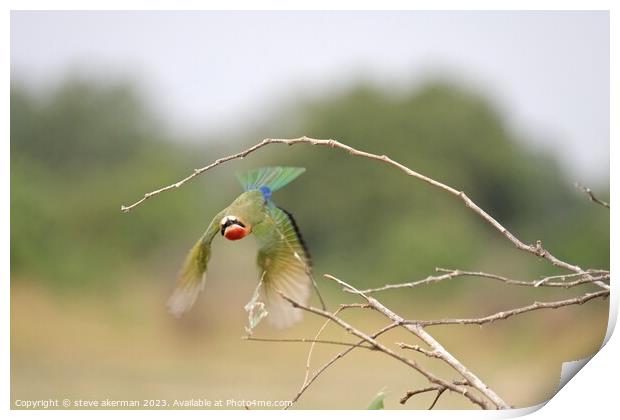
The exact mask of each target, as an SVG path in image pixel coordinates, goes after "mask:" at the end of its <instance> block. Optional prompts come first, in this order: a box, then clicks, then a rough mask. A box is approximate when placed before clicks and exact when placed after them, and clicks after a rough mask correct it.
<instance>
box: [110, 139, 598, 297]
mask: <svg viewBox="0 0 620 420" xmlns="http://www.w3.org/2000/svg"><path fill="white" fill-rule="evenodd" d="M270 144H285V145H288V146H293V145H296V144H310V145H314V146H326V147H330V148H336V149H341V150H344V151H345V152H347V153H349V154H350V155H353V156H359V157H363V158H367V159H372V160H377V161H380V162H383V163H386V164H388V165H390V166H394V167H395V168H397V169H399V170H400V171H402V172H404V173H405V174H407V175H409V176H412V177H414V178H417V179H419V180H421V181H423V182H425V183H427V184H429V185H431V186H433V187H435V188H438V189H440V190H443V191H445V192H447V193H449V194H451V195H453V196H455V197H457V198H458V199H460V200H461V201H462V202H463V203H464V204H465V206H466V207H467V208H469V209H471V210H472V211H473V212H474V213H476V214H477V215H478V216H480V217H481V218H482V219H483V220H485V221H486V222H487V223H488V224H490V225H491V226H492V227H493V228H494V229H495V230H497V231H499V232H500V233H501V234H502V235H503V236H505V237H506V238H507V239H508V240H509V241H510V242H512V244H513V245H514V246H515V247H517V248H518V249H520V250H522V251H525V252H529V253H530V254H533V255H536V256H537V257H540V258H544V259H546V260H547V261H549V262H550V263H551V264H553V265H554V266H556V267H560V268H564V269H566V270H568V271H573V272H576V273H584V272H585V271H584V270H582V269H581V267H579V266H577V265H573V264H569V263H567V262H565V261H562V260H560V259H558V258H556V257H555V256H553V255H552V254H551V253H550V252H549V251H547V250H546V249H544V248H543V246H542V242H541V241H536V243H535V244H530V245H527V244H525V243H523V242H521V241H520V240H519V239H518V238H517V237H516V236H515V235H513V234H512V233H511V232H510V231H509V230H508V229H506V228H505V227H504V226H502V225H501V223H499V222H498V221H497V220H495V219H494V218H493V217H491V216H490V215H489V214H488V213H487V212H485V211H484V210H482V209H481V208H480V207H478V205H477V204H476V203H474V202H473V201H472V200H471V199H470V198H469V197H468V196H467V194H465V193H464V192H463V191H459V190H457V189H455V188H452V187H450V186H448V185H446V184H443V183H441V182H439V181H436V180H434V179H432V178H430V177H428V176H426V175H423V174H421V173H418V172H416V171H414V170H412V169H410V168H408V167H407V166H405V165H403V164H402V163H399V162H397V161H395V160H393V159H391V158H389V157H388V156H386V155H376V154H373V153H368V152H365V151H362V150H357V149H355V148H353V147H351V146H348V145H346V144H344V143H340V142H339V141H336V140H332V139H329V140H321V139H313V138H310V137H306V136H303V137H299V138H296V139H264V140H263V141H261V142H260V143H257V144H255V145H254V146H252V147H250V148H248V149H246V150H244V151H242V152H239V153H236V154H233V155H230V156H226V157H223V158H220V159H217V160H216V161H214V162H213V163H211V164H209V165H207V166H204V167H202V168H199V169H194V172H193V173H191V174H190V175H188V176H186V177H185V178H183V179H182V180H180V181H178V182H176V183H174V184H171V185H168V186H165V187H162V188H160V189H158V190H155V191H151V192H149V193H146V194H144V196H143V197H142V198H141V199H140V200H138V201H136V202H135V203H133V204H131V205H129V206H124V205H123V206H121V211H123V212H129V211H131V210H132V209H134V208H135V207H137V206H138V205H140V204H142V203H143V202H144V201H146V200H148V199H149V198H151V197H154V196H155V195H158V194H161V193H163V192H165V191H168V190H172V189H175V188H179V187H181V186H182V185H184V184H185V183H186V182H188V181H191V180H192V179H194V178H195V177H197V176H198V175H200V174H202V173H204V172H206V171H208V170H210V169H212V168H215V167H216V166H218V165H221V164H222V163H225V162H229V161H231V160H235V159H242V158H244V157H245V156H247V155H249V154H250V153H252V152H255V151H256V150H258V149H260V148H263V147H265V146H267V145H270ZM597 284H598V283H597ZM601 284H602V285H600V286H601V287H603V288H606V289H609V286H607V285H606V284H604V283H601Z"/></svg>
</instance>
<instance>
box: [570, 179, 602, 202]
mask: <svg viewBox="0 0 620 420" xmlns="http://www.w3.org/2000/svg"><path fill="white" fill-rule="evenodd" d="M575 188H577V189H579V190H581V191H583V192H584V193H586V194H588V197H590V201H592V202H593V203H596V204H600V205H601V206H603V207H607V208H609V203H606V202H605V201H603V200H600V199H598V198H597V197H596V196H595V195H594V193H593V192H592V190H591V189H590V188H588V187H585V186H583V185H581V184H580V183H578V182H575Z"/></svg>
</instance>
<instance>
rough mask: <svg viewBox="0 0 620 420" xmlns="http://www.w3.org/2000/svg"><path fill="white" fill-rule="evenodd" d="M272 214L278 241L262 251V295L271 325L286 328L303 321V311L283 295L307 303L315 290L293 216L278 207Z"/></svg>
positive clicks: (271, 211) (270, 211) (260, 252)
mask: <svg viewBox="0 0 620 420" xmlns="http://www.w3.org/2000/svg"><path fill="white" fill-rule="evenodd" d="M268 212H269V216H270V219H271V221H272V223H274V226H275V235H274V236H273V238H275V239H274V240H272V241H270V243H267V244H265V245H264V246H263V247H262V248H261V249H260V250H259V252H258V265H259V267H260V268H261V270H262V274H261V281H262V295H263V300H264V302H265V304H266V306H267V311H268V313H269V314H268V316H267V318H268V319H269V321H270V323H271V324H273V325H274V326H276V327H278V328H285V327H288V326H290V325H292V324H294V323H295V322H297V321H299V320H301V318H302V310H301V309H298V308H294V307H293V305H291V303H290V302H288V301H286V300H285V299H283V298H282V296H281V295H280V293H279V292H282V293H283V294H284V295H286V296H287V297H289V298H291V299H293V300H295V301H296V302H299V303H302V304H306V303H307V302H308V299H309V298H310V294H311V287H312V278H311V261H310V255H309V253H308V251H307V249H306V246H305V244H304V241H303V239H302V237H301V234H300V233H299V229H298V228H297V224H296V223H295V219H293V216H292V215H291V214H290V213H288V212H287V211H285V210H283V209H281V208H279V207H276V206H275V205H271V206H270V208H269V209H268Z"/></svg>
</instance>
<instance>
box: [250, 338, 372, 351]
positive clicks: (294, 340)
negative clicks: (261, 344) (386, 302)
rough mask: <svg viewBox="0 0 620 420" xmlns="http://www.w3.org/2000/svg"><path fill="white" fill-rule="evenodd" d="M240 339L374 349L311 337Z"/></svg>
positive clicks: (367, 346)
mask: <svg viewBox="0 0 620 420" xmlns="http://www.w3.org/2000/svg"><path fill="white" fill-rule="evenodd" d="M241 339H242V340H246V341H265V342H270V343H319V344H334V345H337V346H349V347H350V346H353V347H361V348H364V349H368V350H375V348H374V347H372V346H369V345H368V344H363V343H362V344H360V343H350V342H346V341H336V340H315V339H313V338H269V337H253V336H249V335H246V336H243V337H241Z"/></svg>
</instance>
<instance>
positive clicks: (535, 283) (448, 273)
mask: <svg viewBox="0 0 620 420" xmlns="http://www.w3.org/2000/svg"><path fill="white" fill-rule="evenodd" d="M436 270H437V271H439V272H443V273H444V274H440V275H436V276H428V277H426V278H424V279H422V280H417V281H413V282H409V283H398V284H386V285H385V286H381V287H376V288H372V289H364V290H360V292H362V293H377V292H383V291H386V290H392V289H402V288H412V287H417V286H423V285H427V284H431V283H438V282H440V281H444V280H450V279H453V278H456V277H480V278H487V279H491V280H497V281H501V282H503V283H506V284H510V285H514V286H529V287H540V286H544V287H562V288H565V289H569V288H571V287H575V286H579V285H582V284H589V283H595V282H599V281H603V280H608V279H609V274H608V273H607V274H600V275H598V274H593V273H591V272H584V273H571V274H564V275H558V276H549V277H545V278H542V279H539V280H531V281H522V280H514V279H511V278H508V277H505V276H500V275H498V274H492V273H485V272H482V271H465V270H458V269H446V268H439V267H438V268H436ZM570 277H581V278H578V279H577V280H574V281H570V282H566V281H559V282H558V281H555V282H552V281H550V280H552V279H566V278H570ZM345 291H347V292H349V293H355V292H352V291H351V290H346V289H345Z"/></svg>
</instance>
